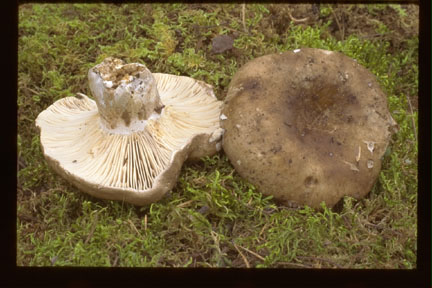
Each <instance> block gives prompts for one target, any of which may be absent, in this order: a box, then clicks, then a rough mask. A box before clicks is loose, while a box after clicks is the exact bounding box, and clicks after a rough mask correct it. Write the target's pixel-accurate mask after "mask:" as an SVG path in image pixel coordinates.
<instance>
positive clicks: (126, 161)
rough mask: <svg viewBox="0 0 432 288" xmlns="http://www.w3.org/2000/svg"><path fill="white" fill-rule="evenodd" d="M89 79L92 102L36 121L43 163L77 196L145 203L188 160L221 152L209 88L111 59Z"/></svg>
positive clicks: (76, 102) (78, 102)
mask: <svg viewBox="0 0 432 288" xmlns="http://www.w3.org/2000/svg"><path fill="white" fill-rule="evenodd" d="M88 79H89V83H90V90H91V92H92V94H93V96H94V97H95V100H96V101H93V100H91V99H90V98H88V97H87V96H86V95H84V94H77V96H76V97H66V98H63V99H60V100H58V101H57V102H55V103H54V104H52V105H51V106H50V107H48V108H47V109H46V110H44V111H43V112H41V113H40V114H39V116H38V117H37V119H36V125H37V127H38V128H39V129H40V133H41V136H40V140H41V146H42V149H43V151H44V155H45V158H46V159H47V162H48V163H49V164H50V165H51V166H52V167H53V168H54V169H55V171H56V172H58V173H59V174H60V175H62V176H63V177H64V178H66V179H67V180H69V181H71V182H72V183H73V184H74V185H76V186H77V187H78V188H80V189H81V190H83V191H85V192H87V193H89V194H91V195H93V196H96V197H100V198H104V199H111V200H124V201H126V202H130V203H133V204H137V205H144V204H147V203H150V202H154V201H157V200H159V199H160V198H161V197H162V196H163V195H164V194H165V193H166V192H168V191H169V190H170V189H171V188H173V186H174V185H175V183H176V180H177V178H178V175H179V173H180V169H181V166H182V164H183V162H184V161H185V160H186V159H199V158H200V157H203V156H205V155H211V154H214V153H216V151H217V150H219V149H220V145H221V144H220V139H221V137H222V132H223V130H222V129H221V128H220V127H219V115H220V109H221V102H220V101H217V99H216V97H215V95H214V93H213V90H212V87H211V86H210V85H207V84H205V83H203V82H201V81H197V80H194V79H192V78H188V77H183V76H174V75H168V74H160V73H154V74H152V73H151V72H150V71H149V70H148V69H147V68H146V67H145V66H144V65H142V64H138V63H131V64H124V63H123V61H121V60H119V59H114V58H106V59H105V60H104V61H103V62H102V63H101V64H99V65H96V66H95V67H93V68H92V69H90V71H89V73H88Z"/></svg>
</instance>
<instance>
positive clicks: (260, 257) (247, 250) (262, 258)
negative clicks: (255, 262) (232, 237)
mask: <svg viewBox="0 0 432 288" xmlns="http://www.w3.org/2000/svg"><path fill="white" fill-rule="evenodd" d="M238 247H240V248H242V249H243V250H245V251H246V252H249V253H250V254H252V255H254V256H255V257H257V258H258V259H260V260H261V261H265V259H264V257H262V256H261V255H259V254H258V253H256V252H253V251H251V250H249V249H248V248H245V247H242V246H238Z"/></svg>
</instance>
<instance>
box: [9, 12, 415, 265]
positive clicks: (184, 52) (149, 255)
mask: <svg viewBox="0 0 432 288" xmlns="http://www.w3.org/2000/svg"><path fill="white" fill-rule="evenodd" d="M243 11H244V14H243ZM223 34H227V35H230V36H231V37H233V38H234V39H235V40H234V48H232V49H230V50H227V51H225V52H224V53H221V54H213V53H212V52H211V46H212V41H211V40H212V39H213V37H215V36H217V35H223ZM18 41H19V46H18V48H19V54H18V58H19V66H18V107H19V110H18V138H17V141H18V187H17V198H18V203H17V265H19V266H51V265H54V266H63V265H68V266H69V265H70V266H123V267H128V266H174V267H178V266H181V267H183V266H187V267H293V268H297V267H300V268H302V267H304V268H340V267H343V268H415V267H416V254H417V154H418V153H417V152H418V151H417V147H418V146H417V131H416V129H417V128H416V127H417V90H418V80H417V79H418V62H417V56H418V7H417V6H413V5H410V6H407V5H338V6H329V5H320V6H318V5H310V4H304V5H287V4H278V5H261V4H247V5H246V6H245V7H244V10H243V6H242V5H241V4H217V5H211V4H127V5H126V4H125V5H108V4H91V5H89V4H74V5H72V4H25V5H21V6H20V7H19V40H18ZM301 47H316V48H324V49H329V50H336V51H341V52H343V53H345V54H346V55H348V56H350V57H353V58H355V59H357V60H358V62H359V63H361V64H363V65H364V66H366V67H367V68H368V69H370V71H372V72H373V73H374V74H375V75H376V76H377V78H378V80H379V82H380V83H381V85H382V88H383V89H384V91H385V92H386V93H387V95H388V100H389V108H390V111H391V114H392V116H393V118H394V119H395V120H396V121H397V123H398V125H399V132H398V133H397V134H395V135H394V137H393V139H392V143H391V145H390V148H389V149H388V151H387V153H386V155H385V159H384V164H383V169H382V172H381V174H380V176H379V180H378V182H377V183H376V185H375V187H374V188H373V190H372V191H371V193H370V194H369V195H368V196H367V197H366V198H364V199H362V200H359V201H357V200H355V199H351V198H345V199H344V200H343V203H341V205H339V206H338V207H337V208H336V209H328V208H326V207H323V210H322V211H315V210H312V209H310V208H308V207H303V208H297V209H294V208H288V207H283V206H280V205H278V204H277V203H276V202H274V201H273V199H271V198H269V197H265V196H263V195H261V194H260V193H259V191H257V190H256V189H255V188H254V187H253V186H252V185H250V184H248V183H247V182H245V181H244V180H242V179H241V178H240V177H239V175H238V174H237V173H236V172H235V171H234V169H233V167H232V166H231V165H230V163H229V161H228V160H227V158H226V156H225V155H224V154H223V152H221V153H219V154H218V155H215V156H213V157H211V158H205V159H202V161H199V162H197V163H188V164H185V165H184V167H183V170H182V173H181V176H180V178H179V180H178V183H177V185H176V187H175V188H174V189H173V190H172V191H171V192H170V193H169V195H168V196H167V197H165V198H164V199H163V200H161V201H159V202H157V203H154V204H151V205H148V206H144V207H137V206H133V205H130V204H127V203H122V202H115V201H104V200H98V199H95V198H93V197H91V196H88V195H87V194H84V193H81V192H80V191H79V190H78V189H76V188H74V187H73V186H71V185H69V184H68V183H67V182H66V181H65V180H63V179H62V178H60V177H59V176H58V175H56V174H55V173H54V172H53V171H52V170H51V169H50V168H49V167H48V166H47V164H46V162H45V160H44V158H43V155H42V152H41V148H40V143H39V134H38V131H37V129H36V127H35V124H34V120H35V118H36V117H37V115H38V114H39V113H40V112H41V111H42V110H44V109H45V108H47V107H48V106H49V105H50V104H52V103H53V102H54V101H55V100H57V99H60V98H62V97H66V96H71V95H74V94H75V93H77V92H81V93H84V94H87V95H90V94H91V93H90V91H89V89H88V86H87V79H86V75H87V71H88V69H89V68H90V67H92V66H94V65H95V64H97V63H99V62H101V60H103V59H104V58H105V57H107V56H114V57H118V58H121V59H123V60H125V61H126V62H141V63H145V64H146V65H147V66H148V67H149V69H150V70H151V71H153V72H162V73H171V74H178V75H187V76H190V77H194V78H196V79H200V80H203V81H205V82H207V83H209V84H211V85H213V86H214V90H215V93H216V95H217V97H218V98H219V99H223V98H224V97H225V94H226V91H227V86H228V84H229V82H230V79H231V78H232V76H233V74H234V73H235V72H236V71H237V70H238V68H239V67H240V66H241V65H243V64H244V63H246V62H247V61H248V60H250V59H252V58H255V57H259V56H261V55H264V54H268V53H274V52H280V51H286V50H292V49H296V48H301Z"/></svg>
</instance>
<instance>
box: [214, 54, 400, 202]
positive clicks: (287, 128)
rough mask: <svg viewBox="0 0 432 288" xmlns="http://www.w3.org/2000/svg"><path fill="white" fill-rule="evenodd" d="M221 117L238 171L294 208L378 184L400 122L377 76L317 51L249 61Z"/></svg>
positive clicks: (335, 199)
mask: <svg viewBox="0 0 432 288" xmlns="http://www.w3.org/2000/svg"><path fill="white" fill-rule="evenodd" d="M222 115H224V119H221V127H222V128H224V129H225V133H224V136H223V141H222V142H223V144H222V145H223V149H224V151H225V153H226V155H227V156H228V158H229V159H230V161H231V163H232V165H233V166H234V168H235V169H236V171H237V172H238V173H239V174H240V175H241V176H242V177H244V178H246V179H247V180H249V181H250V182H251V183H252V184H254V185H256V186H257V187H258V188H259V190H260V191H261V192H262V193H264V194H267V195H273V196H274V197H275V199H278V200H280V201H281V202H283V203H285V204H287V205H309V206H311V207H314V208H319V207H320V205H321V203H322V202H325V203H326V205H327V206H328V207H332V206H333V205H335V204H336V203H337V202H338V201H339V200H340V199H341V198H342V197H343V196H345V195H349V196H352V197H355V198H361V197H364V196H365V195H366V194H367V193H368V192H369V191H370V190H371V189H372V186H373V185H374V183H375V181H376V179H377V177H378V174H379V172H380V169H381V159H382V156H383V154H384V153H385V151H386V148H387V146H388V144H389V140H390V138H391V135H392V132H393V128H394V127H395V124H396V123H395V122H394V120H393V118H392V117H391V115H390V113H389V111H388V108H387V98H386V95H385V94H384V93H383V91H382V90H381V89H380V87H379V84H378V82H377V81H376V79H375V76H374V75H373V74H372V73H370V72H369V71H368V70H367V69H366V68H364V67H363V66H361V65H360V64H358V63H357V62H356V61H355V60H353V59H351V58H349V57H347V56H345V55H343V54H341V53H338V52H332V51H326V50H321V49H312V48H302V49H296V50H294V51H288V52H285V53H279V54H271V55H266V56H262V57H259V58H256V59H254V60H252V61H250V62H248V63H246V64H245V65H244V66H243V67H241V68H240V69H239V71H238V72H237V73H236V74H235V75H234V77H233V79H232V81H231V83H230V84H229V88H228V94H227V97H226V100H225V104H224V107H223V109H222Z"/></svg>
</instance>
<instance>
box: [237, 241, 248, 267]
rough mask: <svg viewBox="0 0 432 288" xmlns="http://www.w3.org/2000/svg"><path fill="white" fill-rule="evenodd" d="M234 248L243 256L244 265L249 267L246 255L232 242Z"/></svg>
mask: <svg viewBox="0 0 432 288" xmlns="http://www.w3.org/2000/svg"><path fill="white" fill-rule="evenodd" d="M233 245H234V248H235V249H236V250H237V252H238V253H239V254H240V256H241V257H242V258H243V261H244V263H245V265H246V268H250V265H249V262H248V260H247V259H246V256H244V255H243V253H242V252H241V251H240V249H239V248H238V247H237V245H236V244H235V243H234V242H233Z"/></svg>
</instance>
